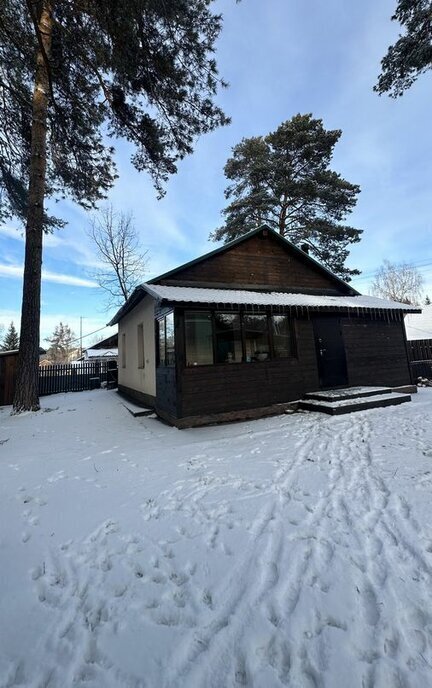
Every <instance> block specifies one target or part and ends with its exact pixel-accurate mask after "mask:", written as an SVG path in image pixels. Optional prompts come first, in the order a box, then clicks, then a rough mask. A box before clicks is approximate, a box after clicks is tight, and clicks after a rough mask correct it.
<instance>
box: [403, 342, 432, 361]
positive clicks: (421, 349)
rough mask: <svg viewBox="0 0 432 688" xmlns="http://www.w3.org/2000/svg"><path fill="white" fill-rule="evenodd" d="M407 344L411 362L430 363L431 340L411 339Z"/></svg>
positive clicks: (431, 357) (431, 359)
mask: <svg viewBox="0 0 432 688" xmlns="http://www.w3.org/2000/svg"><path fill="white" fill-rule="evenodd" d="M407 343H408V351H409V355H410V359H411V361H432V339H413V340H412V341H410V342H407Z"/></svg>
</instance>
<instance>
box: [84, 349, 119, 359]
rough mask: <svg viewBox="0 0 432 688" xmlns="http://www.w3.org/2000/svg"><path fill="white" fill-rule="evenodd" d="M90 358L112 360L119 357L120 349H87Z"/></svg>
mask: <svg viewBox="0 0 432 688" xmlns="http://www.w3.org/2000/svg"><path fill="white" fill-rule="evenodd" d="M86 354H87V357H88V358H110V357H111V358H112V357H114V356H118V349H115V348H113V349H86Z"/></svg>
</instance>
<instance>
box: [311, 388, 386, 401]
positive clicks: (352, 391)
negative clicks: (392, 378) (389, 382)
mask: <svg viewBox="0 0 432 688" xmlns="http://www.w3.org/2000/svg"><path fill="white" fill-rule="evenodd" d="M391 391H392V390H391V388H390V387H366V386H363V387H344V388H343V389H327V390H322V391H319V392H308V394H305V399H316V400H317V401H342V400H343V399H358V398H361V397H371V396H375V395H378V394H390V392H391Z"/></svg>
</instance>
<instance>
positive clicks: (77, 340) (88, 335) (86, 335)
mask: <svg viewBox="0 0 432 688" xmlns="http://www.w3.org/2000/svg"><path fill="white" fill-rule="evenodd" d="M107 327H109V325H104V326H103V327H100V328H99V329H98V330H94V332H89V333H88V334H83V336H82V339H85V338H86V337H91V335H92V334H96V333H97V332H101V331H102V330H106V328H107ZM80 339H81V337H77V338H76V339H71V342H70V343H71V344H73V343H74V342H79V341H80Z"/></svg>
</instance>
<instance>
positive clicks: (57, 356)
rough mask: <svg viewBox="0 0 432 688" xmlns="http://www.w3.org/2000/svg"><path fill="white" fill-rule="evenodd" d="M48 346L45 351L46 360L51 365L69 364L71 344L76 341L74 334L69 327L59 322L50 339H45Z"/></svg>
mask: <svg viewBox="0 0 432 688" xmlns="http://www.w3.org/2000/svg"><path fill="white" fill-rule="evenodd" d="M45 341H46V342H48V343H49V344H50V347H49V349H48V351H47V358H48V359H49V360H50V361H51V362H52V363H69V360H70V356H71V353H72V351H73V349H74V347H73V343H74V341H76V337H75V334H74V332H72V330H71V329H70V327H69V325H63V323H62V322H60V323H59V324H58V325H56V327H55V328H54V332H53V334H52V335H51V337H47V338H46V339H45Z"/></svg>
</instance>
